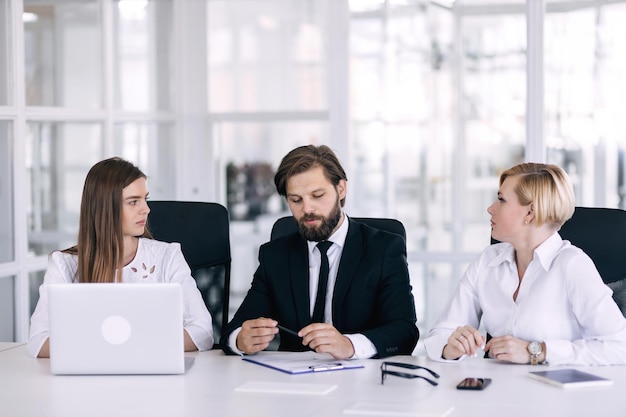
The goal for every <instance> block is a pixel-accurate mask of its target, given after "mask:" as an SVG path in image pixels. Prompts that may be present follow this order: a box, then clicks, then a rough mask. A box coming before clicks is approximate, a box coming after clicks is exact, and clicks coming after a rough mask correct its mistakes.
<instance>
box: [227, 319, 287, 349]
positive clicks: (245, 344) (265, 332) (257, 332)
mask: <svg viewBox="0 0 626 417" xmlns="http://www.w3.org/2000/svg"><path fill="white" fill-rule="evenodd" d="M277 324H278V322H276V320H272V319H266V318H263V317H260V318H258V319H254V320H246V321H244V322H243V324H242V325H241V331H240V332H239V334H238V335H237V349H239V350H240V351H242V352H243V353H245V354H247V355H251V354H253V353H256V352H259V351H261V350H264V349H266V348H267V347H268V346H269V344H270V342H271V341H272V340H274V336H275V335H276V333H278V327H276V325H277Z"/></svg>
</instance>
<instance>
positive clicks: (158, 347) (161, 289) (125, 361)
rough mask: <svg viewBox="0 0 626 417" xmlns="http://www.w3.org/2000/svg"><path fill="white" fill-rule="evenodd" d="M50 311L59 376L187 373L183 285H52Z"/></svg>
mask: <svg viewBox="0 0 626 417" xmlns="http://www.w3.org/2000/svg"><path fill="white" fill-rule="evenodd" d="M48 309H49V317H50V368H51V371H52V373H53V374H177V373H183V372H184V371H185V365H184V363H185V362H184V356H185V355H184V345H183V344H184V341H183V307H182V288H181V286H180V285H179V284H172V283H158V284H155V283H146V284H120V283H111V284H102V283H98V284H93V283H75V284H50V285H49V286H48Z"/></svg>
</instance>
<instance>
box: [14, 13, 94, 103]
mask: <svg viewBox="0 0 626 417" xmlns="http://www.w3.org/2000/svg"><path fill="white" fill-rule="evenodd" d="M101 45H102V35H101V16H100V2H99V1H96V0H84V1H76V0H24V59H25V62H24V65H25V74H24V75H25V84H26V88H25V90H26V104H27V105H28V106H62V107H74V108H89V109H94V108H100V107H102V94H103V93H102V92H103V88H102V85H103V84H102V78H103V73H102V69H103V65H102V47H101ZM77 63H80V64H79V65H77Z"/></svg>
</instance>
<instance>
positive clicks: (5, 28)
mask: <svg viewBox="0 0 626 417" xmlns="http://www.w3.org/2000/svg"><path fill="white" fill-rule="evenodd" d="M10 17H11V2H10V1H6V0H3V1H0V62H2V63H3V64H2V65H0V106H6V105H7V104H9V89H8V86H9V78H10V77H11V75H12V72H11V70H10V69H11V62H12V60H13V56H12V55H11V54H9V43H10V42H11V39H12V37H11V33H12V32H11V27H12V26H11V24H10V22H11V19H10ZM11 81H12V80H11Z"/></svg>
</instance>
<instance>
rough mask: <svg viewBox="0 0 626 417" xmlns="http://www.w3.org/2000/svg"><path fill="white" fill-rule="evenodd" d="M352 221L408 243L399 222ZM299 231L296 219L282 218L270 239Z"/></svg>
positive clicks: (379, 220) (393, 220) (381, 220)
mask: <svg viewBox="0 0 626 417" xmlns="http://www.w3.org/2000/svg"><path fill="white" fill-rule="evenodd" d="M351 219H352V220H356V221H357V222H361V223H365V224H366V225H368V226H370V227H374V228H376V229H379V230H385V231H387V232H391V233H395V234H397V235H400V236H402V237H403V238H404V240H405V241H406V230H405V229H404V225H403V224H402V223H401V222H400V221H399V220H396V219H385V218H375V217H351ZM297 231H298V224H297V223H296V219H294V217H293V216H286V217H281V218H280V219H278V220H276V222H275V223H274V226H272V232H271V235H270V239H271V240H274V239H277V238H279V237H281V236H287V235H290V234H292V233H296V232H297Z"/></svg>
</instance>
